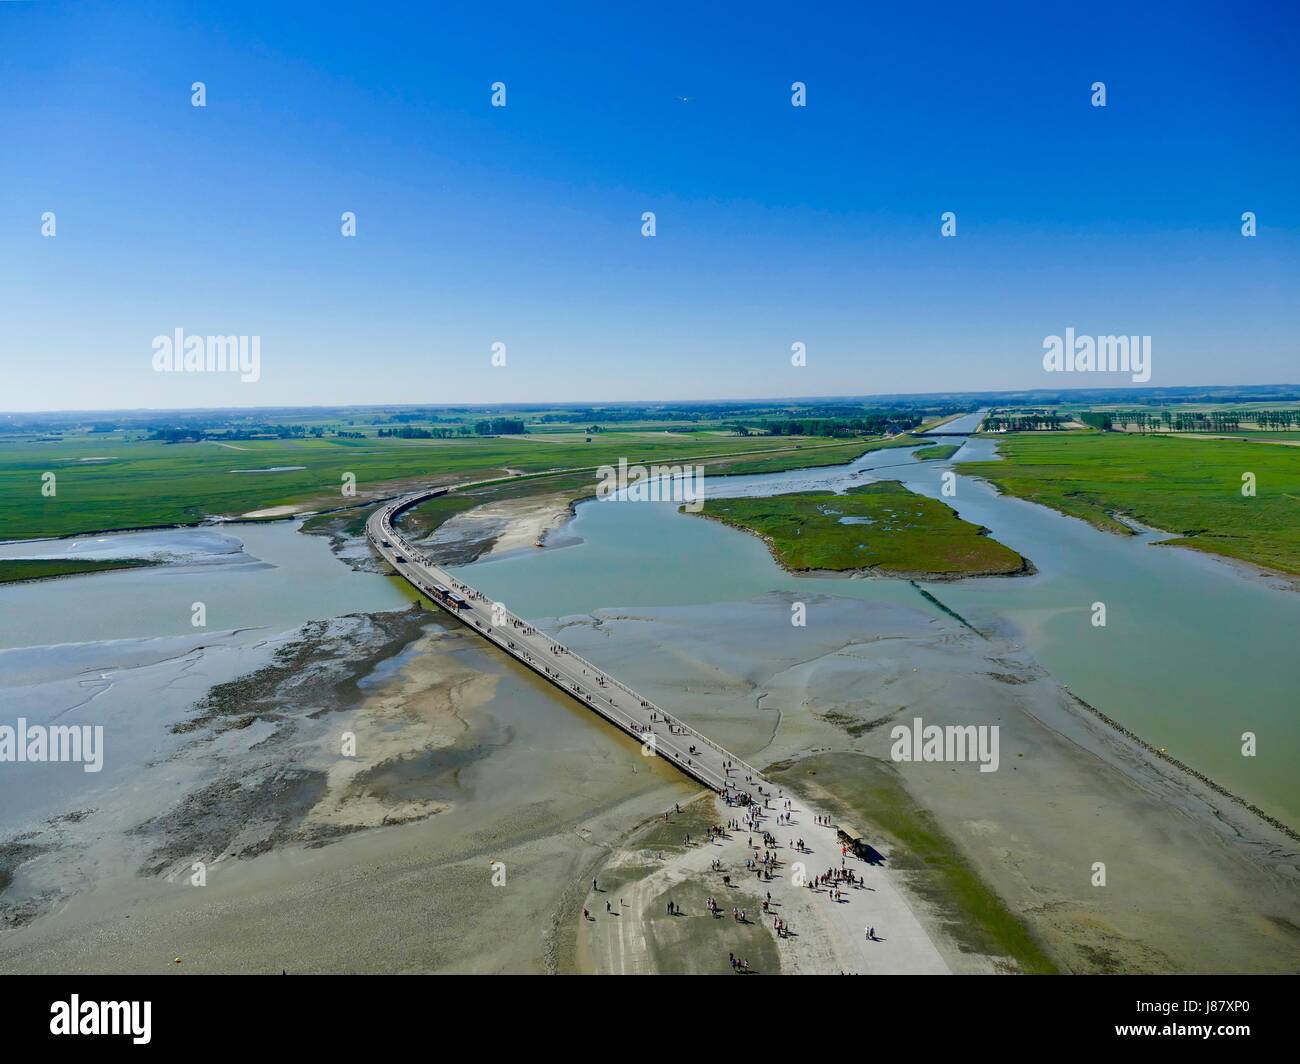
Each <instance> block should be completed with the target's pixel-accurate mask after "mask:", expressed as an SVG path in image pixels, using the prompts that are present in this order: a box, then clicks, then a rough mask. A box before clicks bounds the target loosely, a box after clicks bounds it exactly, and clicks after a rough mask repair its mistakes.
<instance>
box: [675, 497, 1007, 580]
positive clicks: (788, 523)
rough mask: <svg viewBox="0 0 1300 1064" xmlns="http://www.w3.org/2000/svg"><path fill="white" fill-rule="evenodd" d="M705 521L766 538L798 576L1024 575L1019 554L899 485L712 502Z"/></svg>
mask: <svg viewBox="0 0 1300 1064" xmlns="http://www.w3.org/2000/svg"><path fill="white" fill-rule="evenodd" d="M701 513H702V514H703V516H705V517H712V518H714V519H715V520H718V521H722V522H724V523H726V524H729V525H732V526H734V527H736V528H741V529H744V530H746V531H748V532H754V533H756V534H758V535H760V536H762V537H763V538H764V539H765V540H766V541H767V543H768V545H769V547H771V549H772V552H773V554H774V555H775V556H776V558H777V560H778V561H779V562H780V563H781V564H782V565H783V566H785V568H787V569H791V570H794V571H796V572H805V571H809V570H832V571H836V572H843V571H847V570H857V569H874V570H877V571H879V572H881V573H884V574H898V575H908V576H945V577H952V576H967V575H974V574H981V573H990V574H992V573H999V574H1000V573H1018V572H1022V571H1024V569H1025V567H1026V565H1025V559H1023V558H1022V557H1021V556H1020V555H1019V554H1017V553H1016V552H1015V551H1013V550H1011V549H1010V548H1008V547H1005V546H1003V545H1002V544H1001V543H999V542H997V540H995V539H991V538H990V537H989V536H988V535H986V534H984V532H983V531H982V530H981V529H980V528H978V527H977V526H975V525H972V524H969V523H968V522H966V521H963V520H962V519H961V518H959V517H958V516H957V514H956V513H955V512H954V511H953V509H952V508H951V507H949V506H945V505H944V504H943V503H941V502H938V501H937V500H935V499H929V498H926V497H925V496H924V495H917V494H915V493H913V492H911V491H908V489H907V488H905V487H903V485H902V484H900V483H899V482H898V481H896V480H886V481H881V482H879V483H876V484H863V485H859V486H858V487H854V488H850V489H849V491H847V492H846V493H845V494H843V495H836V494H834V493H833V492H829V491H807V492H795V493H792V494H789V495H775V496H771V497H769V498H760V499H710V500H706V501H705V504H704V509H703V510H702V511H701ZM846 519H847V520H848V522H849V523H845V520H846Z"/></svg>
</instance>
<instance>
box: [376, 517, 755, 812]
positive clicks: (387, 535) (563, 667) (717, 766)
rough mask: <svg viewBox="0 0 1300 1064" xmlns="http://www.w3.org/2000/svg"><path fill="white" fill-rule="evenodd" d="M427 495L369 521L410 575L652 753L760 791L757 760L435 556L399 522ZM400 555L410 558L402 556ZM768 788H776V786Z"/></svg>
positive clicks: (697, 774) (708, 782) (720, 785)
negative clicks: (473, 584) (623, 679)
mask: <svg viewBox="0 0 1300 1064" xmlns="http://www.w3.org/2000/svg"><path fill="white" fill-rule="evenodd" d="M427 497H428V495H427V494H420V495H415V496H407V497H405V498H403V499H399V500H397V501H395V502H391V503H388V504H386V505H385V506H383V507H381V508H380V509H379V510H378V511H376V512H375V513H374V514H372V515H371V517H370V519H369V521H367V523H366V533H367V536H368V537H369V539H370V542H371V544H372V545H373V546H374V547H375V549H376V550H378V551H379V553H380V554H381V555H382V556H383V558H384V560H385V561H387V562H388V563H389V564H390V565H391V566H392V567H393V568H394V569H395V570H396V571H397V572H398V573H400V574H402V576H403V577H405V579H406V580H407V582H409V583H410V584H411V585H412V586H414V587H415V588H416V589H417V590H419V591H420V592H422V593H423V594H424V595H425V596H426V597H427V598H429V599H430V600H431V601H433V602H436V603H437V604H438V606H440V607H441V608H442V609H443V610H445V611H446V612H448V613H450V614H452V615H453V616H455V617H458V618H459V619H460V620H462V621H463V622H464V623H465V624H467V625H469V626H470V627H471V628H474V629H475V630H476V631H477V632H478V633H479V634H480V635H481V636H483V637H484V638H485V639H487V640H489V641H490V642H492V643H494V644H496V645H497V646H498V647H500V648H501V649H502V650H504V651H505V652H506V653H507V654H509V655H510V656H511V657H513V658H514V659H515V660H516V661H519V662H520V663H522V664H524V665H526V666H527V667H528V668H530V669H532V670H533V671H534V672H536V673H537V674H538V675H539V676H541V677H543V678H544V679H546V680H549V681H550V682H551V683H553V684H554V685H555V686H556V687H559V688H560V689H561V690H563V691H564V692H565V693H566V694H568V695H569V696H571V697H573V698H576V699H577V700H578V701H579V702H581V703H582V704H583V705H585V706H587V708H589V709H592V710H595V712H597V713H599V714H600V715H601V716H602V717H604V718H605V719H606V720H607V721H609V722H610V723H611V724H613V725H614V726H615V727H617V728H619V729H621V730H622V731H624V732H626V733H627V734H628V735H630V736H632V738H634V739H636V740H637V742H639V743H641V744H642V751H643V753H646V754H647V756H650V754H649V752H650V751H653V753H654V754H657V755H658V756H660V757H665V758H667V759H668V760H669V761H670V762H672V763H673V764H674V765H676V766H677V767H678V768H679V769H681V770H682V771H683V772H685V773H686V774H687V775H689V776H691V777H693V778H694V779H696V780H698V781H699V782H700V783H703V784H704V785H705V786H706V787H708V788H709V789H710V790H712V791H715V792H717V793H719V794H722V793H726V792H728V791H730V792H731V793H732V794H734V795H740V794H748V795H750V796H751V797H755V798H756V797H757V794H756V793H755V789H756V788H757V786H758V785H759V783H760V782H761V776H760V774H759V772H758V770H757V769H755V768H754V767H753V766H752V765H748V764H746V763H745V762H744V761H742V760H741V759H740V758H738V757H736V756H735V755H734V754H732V753H730V752H729V751H728V750H725V749H724V748H723V747H721V746H719V745H718V744H717V743H715V742H714V741H713V740H712V739H710V738H708V737H707V736H705V735H703V734H701V733H700V732H698V731H696V730H695V729H694V728H692V727H690V726H689V725H687V724H686V723H684V722H683V721H680V720H677V719H676V718H675V717H673V716H672V715H671V714H669V713H667V712H665V711H664V710H663V709H662V708H660V707H659V706H657V705H655V704H654V703H653V702H652V701H651V700H650V699H648V698H646V697H645V696H643V695H641V694H638V693H637V692H636V691H633V690H632V689H631V688H630V687H628V686H627V685H626V684H624V683H622V682H620V681H619V680H617V679H615V678H614V677H613V676H610V675H609V674H608V673H606V672H604V671H603V670H602V669H600V668H598V667H597V666H595V665H593V664H592V663H591V662H589V661H587V660H586V659H585V658H582V657H580V656H579V655H577V654H575V653H574V652H573V651H571V650H569V649H568V648H567V647H565V646H564V645H563V644H561V643H558V642H556V641H555V640H554V639H552V638H551V637H550V636H549V635H547V634H546V633H545V632H542V631H540V630H539V629H537V628H535V627H533V626H532V625H530V624H529V623H528V622H527V621H525V620H523V619H522V618H520V617H517V616H515V615H514V614H513V613H511V612H509V611H508V610H507V609H505V607H504V606H503V605H502V604H501V603H494V602H493V601H492V600H491V599H489V598H488V597H487V596H486V595H484V594H483V593H482V592H480V591H479V590H478V589H476V588H474V587H471V586H470V585H469V584H466V583H465V582H464V581H463V580H458V579H457V578H456V577H454V576H452V575H451V574H450V573H449V572H447V571H446V570H445V569H443V568H441V567H440V566H438V565H435V564H433V563H432V562H430V561H429V560H428V558H427V557H426V556H425V555H424V553H423V552H422V551H421V550H420V549H419V548H418V547H415V546H413V545H412V544H411V543H410V542H409V541H408V540H407V539H406V538H405V537H404V536H403V535H402V534H401V532H399V531H398V530H397V528H396V527H395V526H394V525H393V523H392V522H393V520H394V519H395V518H396V517H397V516H398V515H399V514H400V513H401V512H402V511H404V510H407V509H410V508H411V507H412V506H414V505H416V504H417V503H419V502H421V501H423V500H424V499H425V498H427ZM399 557H400V558H401V559H403V560H402V561H398V560H397V559H398V558H399ZM439 586H442V587H444V588H447V589H448V591H449V592H451V593H453V594H455V595H458V596H460V597H461V599H462V600H463V601H464V605H463V606H457V605H456V604H454V602H453V601H452V600H451V599H450V598H449V597H448V595H446V594H443V593H441V592H439V591H438V590H437V588H438V587H439ZM764 789H765V790H766V791H767V793H769V794H770V793H772V789H771V788H770V787H767V788H764Z"/></svg>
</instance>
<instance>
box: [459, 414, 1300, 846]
mask: <svg viewBox="0 0 1300 1064" xmlns="http://www.w3.org/2000/svg"><path fill="white" fill-rule="evenodd" d="M990 458H996V444H995V442H994V441H992V440H983V439H981V440H975V439H972V440H969V441H967V442H966V443H964V445H963V446H962V449H961V450H960V451H959V452H958V453H957V454H956V455H954V456H953V458H952V459H951V460H949V461H945V462H933V461H931V462H923V461H920V460H918V459H916V458H915V457H914V456H913V455H912V453H911V451H910V450H901V449H896V450H883V451H875V452H871V453H868V454H866V455H864V456H862V457H861V458H860V459H858V460H857V461H855V462H853V463H850V464H849V465H847V466H835V467H829V468H822V469H810V470H797V471H792V472H787V473H774V474H764V475H759V476H744V477H715V478H711V479H709V480H708V481H707V484H706V497H722V496H740V495H750V496H752V495H770V494H778V493H784V492H790V491H806V490H818V489H828V490H836V491H842V490H844V489H845V488H846V487H848V486H850V485H852V484H856V483H864V482H868V481H871V480H876V479H896V480H900V481H902V482H903V483H904V484H906V485H907V486H908V487H909V488H911V489H912V490H914V491H917V492H919V493H921V494H923V495H928V496H931V497H933V498H942V501H944V502H946V503H948V504H950V505H952V506H953V507H954V508H955V509H956V510H957V512H958V513H959V514H960V515H961V516H962V517H963V518H964V519H966V520H968V521H971V522H973V523H975V524H978V525H982V526H984V527H986V528H988V529H989V530H990V532H991V534H992V535H993V536H994V537H995V538H997V539H998V540H1000V541H1001V542H1003V543H1005V544H1007V545H1008V546H1010V547H1012V548H1013V549H1015V550H1017V551H1019V552H1020V553H1021V554H1023V555H1024V556H1025V557H1027V558H1029V559H1030V560H1031V561H1032V562H1033V563H1034V565H1035V566H1036V567H1037V569H1038V572H1037V574H1035V575H1033V576H1027V577H1012V578H1007V577H1003V578H985V579H974V580H965V581H958V582H944V583H933V584H928V585H925V587H926V589H927V590H928V591H930V592H931V593H932V594H934V595H935V596H936V597H937V598H938V599H940V600H941V601H942V602H943V603H945V604H946V605H947V606H949V607H950V608H952V609H953V610H955V611H956V612H958V613H959V614H961V615H962V616H963V617H965V618H967V619H968V620H970V621H971V622H972V623H973V624H975V625H976V626H977V627H986V626H987V627H988V628H991V629H998V630H1005V629H1006V627H1007V626H1008V625H1009V626H1011V628H1012V629H1013V630H1014V631H1017V632H1019V633H1020V634H1021V636H1022V637H1023V640H1024V642H1025V645H1026V646H1027V648H1028V649H1029V650H1030V651H1031V652H1032V653H1033V654H1034V656H1035V657H1036V658H1037V659H1038V660H1039V661H1040V662H1041V663H1042V664H1043V665H1044V666H1045V667H1047V668H1048V669H1050V670H1051V672H1052V673H1053V674H1054V675H1055V676H1056V678H1057V679H1058V680H1059V681H1060V682H1062V683H1064V684H1066V685H1067V686H1068V687H1069V688H1070V689H1071V690H1072V691H1074V692H1075V693H1076V694H1078V695H1079V696H1080V697H1081V698H1083V699H1085V700H1086V701H1088V702H1090V703H1091V704H1092V705H1094V706H1096V707H1097V708H1099V709H1100V710H1102V712H1104V713H1106V714H1107V715H1109V716H1111V717H1113V718H1114V719H1115V720H1117V721H1119V722H1120V723H1122V724H1123V725H1125V726H1126V727H1128V728H1129V729H1131V730H1132V731H1133V732H1135V733H1136V734H1138V735H1140V736H1141V737H1142V738H1144V739H1146V740H1147V741H1148V742H1150V743H1151V744H1152V745H1154V746H1156V747H1163V748H1165V749H1167V750H1168V752H1169V753H1170V754H1171V755H1173V756H1174V757H1177V758H1179V759H1180V760H1182V761H1184V762H1186V763H1187V764H1189V765H1191V766H1192V767H1194V768H1196V769H1198V770H1200V771H1202V772H1204V773H1205V774H1206V775H1208V776H1209V777H1210V778H1211V779H1214V780H1216V781H1217V782H1219V783H1220V784H1222V785H1223V786H1225V787H1227V788H1228V789H1229V790H1231V791H1233V792H1234V793H1235V794H1238V795H1240V796H1241V797H1243V798H1245V799H1247V800H1248V801H1251V802H1254V803H1255V804H1257V805H1259V806H1260V807H1261V808H1263V809H1265V810H1266V811H1268V812H1270V813H1272V814H1274V815H1275V816H1278V817H1279V818H1280V819H1283V820H1285V821H1286V822H1288V823H1290V824H1292V825H1300V774H1297V772H1296V770H1295V766H1296V765H1297V764H1300V712H1298V709H1300V705H1298V698H1300V695H1298V693H1297V692H1298V691H1300V655H1298V654H1297V653H1296V633H1297V632H1300V594H1298V593H1296V592H1294V591H1286V590H1279V589H1276V588H1274V587H1271V586H1269V585H1268V584H1267V583H1266V582H1264V581H1263V580H1260V579H1256V578H1255V577H1253V576H1250V575H1244V574H1243V573H1241V572H1239V571H1238V570H1236V569H1234V568H1232V567H1231V566H1230V565H1228V564H1226V563H1224V562H1221V561H1219V560H1216V559H1213V558H1210V557H1207V556H1203V555H1200V554H1198V553H1196V552H1194V551H1189V550H1184V549H1180V548H1170V547H1161V546H1158V545H1156V543H1157V541H1158V540H1159V539H1160V538H1161V537H1160V536H1159V535H1156V534H1144V535H1139V536H1133V537H1120V536H1116V535H1113V534H1110V533H1106V532H1101V531H1098V530H1097V529H1094V528H1093V527H1092V526H1090V525H1088V524H1086V523H1084V522H1082V521H1078V520H1075V519H1072V518H1068V517H1065V516H1064V515H1061V514H1058V513H1056V512H1055V511H1053V510H1049V509H1047V508H1045V507H1041V506H1037V505H1035V504H1033V503H1028V502H1024V501H1022V500H1019V499H1014V498H1011V497H1006V496H1001V495H999V494H998V493H997V492H996V491H995V489H993V488H992V487H991V486H990V485H988V484H986V483H985V482H983V481H980V480H977V479H974V478H970V477H963V476H960V475H959V474H958V475H957V476H956V480H955V486H956V488H955V490H956V494H955V496H952V497H943V496H942V495H941V489H942V484H943V474H944V473H945V472H949V471H953V468H954V463H958V462H961V461H979V460H986V459H990ZM568 532H569V533H570V534H571V536H572V538H573V539H574V540H576V542H574V543H573V544H572V545H570V546H566V547H563V548H558V549H552V550H542V551H530V552H526V553H522V554H518V555H515V556H507V557H502V558H499V559H495V560H489V561H482V562H478V563H475V564H473V565H470V566H462V567H459V568H458V569H457V570H456V571H457V572H458V573H459V575H461V576H462V577H463V578H464V579H466V580H468V581H470V582H472V583H473V584H475V585H476V586H478V587H479V588H480V589H482V590H483V591H484V592H485V593H487V594H489V595H493V596H494V597H497V598H499V599H500V600H501V601H503V602H505V603H506V604H507V605H508V606H509V607H510V608H511V609H513V610H515V611H516V612H517V613H519V614H521V615H522V616H525V617H530V618H534V619H541V618H545V617H557V616H563V615H566V614H584V613H589V612H591V611H593V610H596V609H601V608H607V609H622V608H628V607H636V606H651V605H688V604H703V603H718V602H734V601H739V600H744V599H749V598H754V597H756V596H760V595H763V594H766V593H768V592H770V591H791V592H796V593H799V594H801V595H804V596H808V595H816V594H821V595H837V596H846V597H852V598H857V599H865V600H870V601H876V602H896V603H906V604H908V605H912V606H917V607H920V608H926V609H930V608H933V607H931V606H929V604H927V603H926V602H925V600H924V599H923V598H922V597H921V596H920V595H919V594H918V593H917V591H916V590H915V589H914V588H912V587H911V586H909V584H908V583H907V582H906V581H902V580H892V579H861V578H858V579H854V578H849V577H843V578H838V577H800V576H795V575H792V574H790V573H786V572H785V571H783V570H782V569H781V568H780V566H778V565H777V564H776V563H775V561H774V560H773V559H772V557H771V555H770V554H769V553H768V550H767V547H766V545H765V544H764V543H763V542H761V541H760V540H759V539H758V538H757V537H754V536H751V535H749V534H747V533H744V532H741V531H738V530H735V529H731V528H728V527H726V526H724V525H721V524H719V523H717V522H714V521H708V520H702V519H700V518H699V517H696V516H693V515H690V514H683V513H679V512H678V510H677V504H675V503H656V502H640V503H630V502H594V501H593V502H588V503H583V504H582V505H580V506H579V507H578V509H577V516H576V518H575V519H574V521H573V523H572V524H571V525H570V527H569V529H568ZM1097 603H1101V604H1102V605H1104V607H1105V619H1106V624H1105V626H1104V627H1101V626H1096V625H1094V624H1093V617H1094V616H1095V615H1096V611H1095V610H1094V604H1097ZM1246 732H1250V733H1253V734H1254V736H1255V737H1256V751H1257V752H1256V754H1255V756H1251V757H1247V756H1243V753H1242V748H1243V739H1242V736H1243V733H1246Z"/></svg>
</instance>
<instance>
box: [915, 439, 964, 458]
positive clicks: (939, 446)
mask: <svg viewBox="0 0 1300 1064" xmlns="http://www.w3.org/2000/svg"><path fill="white" fill-rule="evenodd" d="M960 450H961V444H960V443H936V444H934V445H933V446H931V447H921V448H918V449H917V451H916V457H917V458H919V459H921V461H923V462H938V461H942V460H943V459H945V458H951V457H952V456H953V455H954V454H956V453H957V452H958V451H960Z"/></svg>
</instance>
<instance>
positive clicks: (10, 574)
mask: <svg viewBox="0 0 1300 1064" xmlns="http://www.w3.org/2000/svg"><path fill="white" fill-rule="evenodd" d="M156 564H157V563H156V562H153V561H149V560H148V559H145V558H110V559H104V560H95V559H90V558H6V559H0V584H16V583H18V582H19V581H22V580H49V579H50V578H52V577H56V576H80V575H82V574H83V573H108V572H112V571H113V570H115V569H140V568H143V567H145V566H149V565H156Z"/></svg>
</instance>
